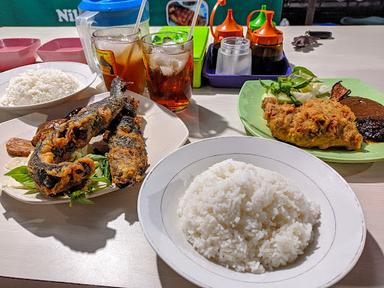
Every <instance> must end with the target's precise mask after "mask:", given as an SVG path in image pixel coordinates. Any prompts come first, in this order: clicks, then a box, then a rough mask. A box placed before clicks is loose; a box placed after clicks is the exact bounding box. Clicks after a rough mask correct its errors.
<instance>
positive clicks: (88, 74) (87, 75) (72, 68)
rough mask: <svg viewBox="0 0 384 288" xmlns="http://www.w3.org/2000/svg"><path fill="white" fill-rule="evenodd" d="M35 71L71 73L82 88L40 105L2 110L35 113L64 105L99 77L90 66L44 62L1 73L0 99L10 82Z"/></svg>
mask: <svg viewBox="0 0 384 288" xmlns="http://www.w3.org/2000/svg"><path fill="white" fill-rule="evenodd" d="M31 69H32V70H33V69H58V70H61V71H63V72H66V73H69V74H71V75H73V76H74V77H76V78H77V80H79V82H80V86H79V87H78V89H77V90H76V92H74V93H72V94H70V95H62V97H61V98H58V99H55V100H52V101H48V102H44V103H39V104H31V105H21V106H1V105H0V110H7V111H13V112H15V111H24V112H25V111H35V110H37V109H42V108H47V107H51V106H55V105H57V104H59V103H62V102H64V101H66V100H69V99H70V98H71V97H73V96H75V95H77V94H78V93H80V92H81V91H83V90H85V89H86V88H88V87H89V86H90V85H91V84H92V83H93V81H95V79H96V77H97V75H96V73H94V72H92V71H91V70H90V69H89V67H88V65H85V64H82V63H77V62H65V61H58V62H44V63H37V64H32V65H27V66H22V67H18V68H15V69H11V70H8V71H5V72H2V73H0V98H1V97H3V95H4V93H5V88H7V87H8V84H9V80H10V79H11V78H13V77H15V76H17V75H19V74H20V73H23V72H26V71H28V70H31Z"/></svg>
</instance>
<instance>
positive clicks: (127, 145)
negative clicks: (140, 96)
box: [108, 101, 148, 187]
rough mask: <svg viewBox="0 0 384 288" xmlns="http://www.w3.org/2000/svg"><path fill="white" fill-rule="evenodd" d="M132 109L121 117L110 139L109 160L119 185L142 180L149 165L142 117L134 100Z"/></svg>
mask: <svg viewBox="0 0 384 288" xmlns="http://www.w3.org/2000/svg"><path fill="white" fill-rule="evenodd" d="M129 106H130V109H128V110H127V109H126V111H125V113H124V114H125V115H122V116H121V118H119V120H118V123H117V126H116V128H115V129H114V130H113V131H111V136H110V138H109V141H108V146H109V152H108V161H109V166H110V171H111V176H112V183H114V184H116V185H117V186H119V187H124V186H128V185H132V184H134V183H137V182H141V181H142V180H143V178H144V173H145V171H146V169H147V167H148V159H147V151H146V148H145V140H144V137H143V135H142V133H141V118H140V117H137V116H136V113H135V111H134V110H133V109H134V108H135V106H136V107H137V105H135V104H134V103H133V102H132V101H131V103H130V105H129Z"/></svg>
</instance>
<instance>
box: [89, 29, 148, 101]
mask: <svg viewBox="0 0 384 288" xmlns="http://www.w3.org/2000/svg"><path fill="white" fill-rule="evenodd" d="M140 37H141V36H140V31H138V32H136V33H134V32H133V28H132V27H118V28H107V29H100V30H96V31H95V32H93V35H92V42H93V44H94V46H95V48H96V56H97V59H98V62H99V67H100V70H101V72H102V74H103V78H104V82H105V86H106V87H107V89H108V90H110V88H111V83H112V80H113V78H115V77H116V76H120V77H121V78H122V79H123V80H124V81H125V82H127V83H128V89H129V90H131V91H133V92H136V93H139V94H143V92H144V88H145V67H144V63H143V54H142V50H141V47H140Z"/></svg>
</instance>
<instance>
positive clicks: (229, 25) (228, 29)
mask: <svg viewBox="0 0 384 288" xmlns="http://www.w3.org/2000/svg"><path fill="white" fill-rule="evenodd" d="M226 2H227V1H226V0H217V2H216V4H215V6H214V7H213V9H212V13H211V16H210V18H209V26H210V29H211V34H212V36H213V38H214V42H213V49H212V55H211V56H212V57H211V62H210V63H209V64H210V67H211V68H213V69H216V62H217V54H218V51H219V48H220V42H221V40H222V39H224V38H226V37H231V36H235V37H243V36H244V34H243V26H241V25H239V24H237V22H236V20H235V19H234V17H233V11H232V9H228V11H227V17H226V18H225V20H224V21H223V23H221V24H220V25H219V26H217V27H216V29H215V30H214V29H213V22H214V18H215V14H216V9H217V8H218V7H219V5H220V6H222V7H223V6H225V5H226V4H227V3H226Z"/></svg>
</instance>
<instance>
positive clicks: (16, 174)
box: [5, 166, 36, 191]
mask: <svg viewBox="0 0 384 288" xmlns="http://www.w3.org/2000/svg"><path fill="white" fill-rule="evenodd" d="M5 175H6V176H9V177H12V178H13V179H14V180H16V181H17V182H19V183H20V184H21V185H23V186H24V187H25V188H26V189H29V190H31V191H35V190H36V184H35V182H34V181H33V179H32V177H31V176H29V173H28V167H27V166H20V167H16V168H14V169H12V170H11V171H9V172H7V173H5Z"/></svg>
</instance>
